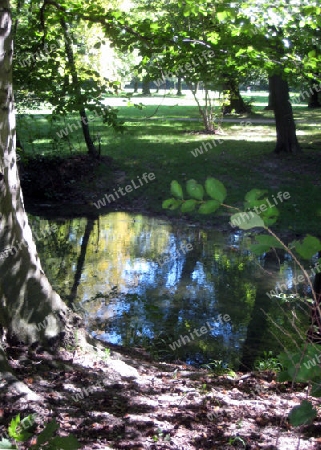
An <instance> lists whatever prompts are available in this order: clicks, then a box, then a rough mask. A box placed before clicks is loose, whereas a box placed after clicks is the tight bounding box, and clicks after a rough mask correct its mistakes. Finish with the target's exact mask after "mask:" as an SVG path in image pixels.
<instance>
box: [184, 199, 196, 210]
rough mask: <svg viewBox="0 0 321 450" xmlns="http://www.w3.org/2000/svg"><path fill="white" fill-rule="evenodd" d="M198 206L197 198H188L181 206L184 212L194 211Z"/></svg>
mask: <svg viewBox="0 0 321 450" xmlns="http://www.w3.org/2000/svg"><path fill="white" fill-rule="evenodd" d="M195 206H196V200H194V199H190V200H186V202H184V203H183V204H182V206H181V211H182V213H189V212H192V211H194V209H195Z"/></svg>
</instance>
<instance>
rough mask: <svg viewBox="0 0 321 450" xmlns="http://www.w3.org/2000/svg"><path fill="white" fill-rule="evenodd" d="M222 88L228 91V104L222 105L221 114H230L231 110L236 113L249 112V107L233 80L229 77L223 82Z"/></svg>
mask: <svg viewBox="0 0 321 450" xmlns="http://www.w3.org/2000/svg"><path fill="white" fill-rule="evenodd" d="M224 90H225V91H227V92H228V96H227V99H228V101H229V105H224V106H223V114H230V113H231V112H232V111H235V113H236V114H243V113H249V112H251V108H250V107H249V106H247V105H246V103H245V102H244V100H243V98H242V96H241V93H240V88H239V86H238V84H237V83H236V81H235V80H233V79H229V80H228V81H227V82H226V83H225V87H224Z"/></svg>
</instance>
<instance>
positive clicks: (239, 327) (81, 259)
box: [30, 212, 307, 369]
mask: <svg viewBox="0 0 321 450" xmlns="http://www.w3.org/2000/svg"><path fill="white" fill-rule="evenodd" d="M30 223H31V227H32V229H33V231H34V232H35V235H36V237H37V238H36V239H37V240H36V244H37V249H38V252H39V255H40V259H41V261H42V265H43V268H44V270H45V273H46V274H47V276H48V278H49V280H50V282H51V283H52V284H53V286H54V288H55V290H56V291H57V292H58V293H59V294H60V295H61V297H62V298H63V299H64V300H66V301H67V303H68V304H69V305H70V306H72V307H73V308H74V309H75V310H77V312H78V313H80V314H83V315H84V317H85V320H86V325H87V327H88V330H89V331H90V332H91V333H92V335H93V336H96V337H98V338H99V339H102V340H105V341H107V342H111V343H114V344H119V345H124V346H136V347H137V346H142V347H145V348H147V349H148V351H149V352H151V354H152V355H153V356H154V357H155V358H158V359H160V360H171V361H173V360H178V359H179V360H181V361H186V362H188V363H192V364H196V365H201V364H205V363H210V362H214V363H215V364H218V365H222V366H226V365H228V366H229V367H231V368H235V369H237V368H238V367H239V366H240V364H241V366H242V367H246V368H248V369H251V368H252V367H253V364H254V362H255V359H256V358H257V357H261V356H262V355H263V353H264V352H267V351H272V352H273V353H274V354H277V353H278V352H279V350H282V345H286V346H287V348H289V347H293V340H294V339H295V337H294V336H295V333H296V332H295V331H294V330H293V328H292V326H291V321H292V322H293V320H295V323H296V326H299V327H301V326H302V327H303V326H304V324H306V323H307V320H306V318H307V315H306V313H305V312H304V311H303V309H302V308H301V306H300V305H301V303H300V302H298V303H299V305H298V304H296V303H295V304H292V303H291V304H288V303H286V304H281V303H280V302H279V300H277V299H273V298H272V299H269V297H268V296H267V294H266V293H267V292H269V291H270V290H271V289H274V288H275V285H276V283H277V282H278V281H279V282H280V283H284V282H288V281H289V280H291V277H293V276H294V270H295V269H294V267H293V265H292V262H291V260H290V259H289V258H288V257H287V256H286V255H285V256H284V258H282V259H281V260H279V261H277V259H272V260H271V259H267V258H264V257H257V256H254V255H253V254H252V253H251V252H250V251H249V245H250V244H251V243H252V242H253V239H254V238H253V236H252V235H251V234H246V233H241V232H239V231H236V232H235V231H234V230H232V231H231V233H230V234H226V233H222V232H221V231H216V230H213V229H211V230H202V229H199V228H197V227H193V226H187V225H186V224H184V225H179V224H175V225H174V224H171V223H170V222H166V221H164V220H160V219H158V218H151V217H145V216H142V215H137V214H136V215H135V214H128V213H123V212H115V213H109V214H106V215H104V216H101V217H100V218H99V219H97V220H96V219H87V218H76V219H73V220H64V219H60V220H58V221H57V220H55V221H48V220H44V219H40V218H39V217H34V216H30ZM53 224H56V225H57V226H58V231H57V232H55V233H50V232H48V230H50V227H52V225H53ZM289 286H290V284H289Z"/></svg>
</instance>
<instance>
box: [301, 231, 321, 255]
mask: <svg viewBox="0 0 321 450" xmlns="http://www.w3.org/2000/svg"><path fill="white" fill-rule="evenodd" d="M295 250H296V251H297V252H298V253H299V255H300V256H302V258H304V259H311V258H312V256H313V255H315V254H316V253H318V252H319V251H320V250H321V243H320V241H319V239H317V238H316V237H314V236H310V235H307V236H306V237H305V238H304V239H303V242H302V244H301V243H300V242H297V243H295Z"/></svg>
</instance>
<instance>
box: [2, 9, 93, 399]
mask: <svg viewBox="0 0 321 450" xmlns="http://www.w3.org/2000/svg"><path fill="white" fill-rule="evenodd" d="M0 23H1V34H0V42H1V48H2V51H1V52H0V123H1V127H0V212H1V214H0V225H1V226H0V321H1V323H0V344H1V341H3V342H4V340H6V341H7V343H8V344H10V343H12V342H17V341H18V342H22V343H29V344H34V343H36V342H41V343H43V344H45V345H47V346H48V347H49V346H50V347H51V346H52V345H53V344H55V343H57V344H58V343H59V342H61V341H62V340H64V341H65V342H70V343H73V342H74V337H73V335H74V331H73V330H72V324H74V323H75V319H77V320H79V319H80V318H79V317H78V316H76V315H74V313H73V312H72V311H71V310H69V309H68V308H67V306H66V305H65V303H64V302H63V301H62V300H61V298H60V297H59V295H58V294H57V293H56V292H55V291H54V290H53V289H52V287H51V285H50V283H49V281H48V279H47V277H46V276H45V274H44V272H43V270H42V267H41V263H40V261H39V257H38V255H37V250H36V246H35V243H34V240H33V238H32V233H31V229H30V226H29V223H28V216H27V214H26V212H25V209H24V203H23V197H22V192H21V187H20V180H19V175H18V170H17V165H16V136H15V129H16V125H15V113H14V108H13V89H12V55H13V46H12V35H11V27H12V23H11V17H10V8H9V1H3V0H0ZM68 328H69V330H68ZM83 336H84V335H83ZM0 372H1V377H2V379H3V380H6V381H7V382H8V383H9V381H10V380H11V381H10V383H11V382H12V381H13V377H12V374H10V372H11V371H10V368H9V365H8V363H7V360H6V355H5V352H4V349H3V348H2V346H1V345H0ZM21 384H22V383H20V385H21ZM25 388H26V387H25ZM21 392H23V389H22V390H21ZM24 392H25V393H26V391H24ZM29 392H30V390H29Z"/></svg>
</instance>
